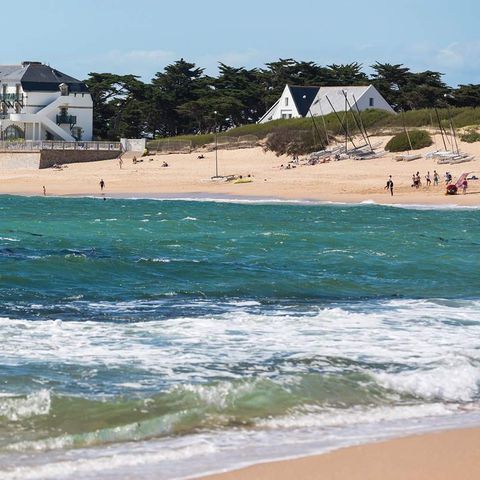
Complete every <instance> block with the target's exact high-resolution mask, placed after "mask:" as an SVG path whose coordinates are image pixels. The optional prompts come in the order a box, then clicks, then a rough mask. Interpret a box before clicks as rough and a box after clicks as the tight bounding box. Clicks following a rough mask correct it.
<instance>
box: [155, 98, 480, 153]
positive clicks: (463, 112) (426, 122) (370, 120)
mask: <svg viewBox="0 0 480 480" xmlns="http://www.w3.org/2000/svg"><path fill="white" fill-rule="evenodd" d="M449 115H451V117H452V122H453V125H454V126H455V127H456V128H462V127H472V126H478V125H480V109H477V108H472V107H464V108H451V109H450V112H449V111H448V109H439V110H438V116H439V117H440V121H441V123H442V126H443V127H444V128H445V129H448V128H450V125H449V120H448V119H449ZM339 116H340V118H341V119H342V121H344V116H345V114H344V113H343V112H340V113H339ZM402 117H403V118H402ZM347 118H348V125H349V131H350V132H352V133H355V131H356V130H357V127H356V123H355V120H354V118H353V115H352V114H351V113H349V114H348V115H347ZM361 119H362V122H363V124H364V126H365V128H366V129H367V131H368V132H369V133H370V134H372V135H375V134H380V133H383V134H385V133H392V134H393V133H395V132H398V130H399V129H402V128H403V122H404V121H405V124H406V126H407V127H432V126H433V127H434V128H438V120H437V116H436V113H435V111H434V110H431V109H422V110H410V111H408V112H405V114H404V115H395V114H391V113H388V112H385V111H383V110H373V109H372V110H366V111H364V112H362V114H361ZM315 124H316V127H317V128H318V130H319V132H320V135H323V134H324V128H325V126H326V128H327V130H328V132H329V134H331V135H342V134H343V129H342V127H341V125H340V122H339V120H338V118H337V116H336V115H335V114H334V113H331V114H328V115H325V116H324V117H323V118H322V117H315ZM314 128H315V126H314V123H313V122H312V119H311V118H292V119H288V120H274V121H272V122H269V123H264V124H250V125H243V126H241V127H237V128H233V129H231V130H228V131H226V132H221V133H219V135H218V138H219V141H221V140H222V139H223V138H224V137H231V138H232V137H233V138H238V137H242V136H245V135H255V136H256V137H258V138H259V139H263V138H265V137H266V136H267V135H268V134H269V133H271V132H273V131H275V130H283V129H288V130H313V129H314ZM214 138H215V137H214V135H213V134H203V135H181V136H178V137H169V138H161V139H157V140H153V141H151V142H149V147H153V148H154V147H155V145H157V143H160V144H162V143H166V142H173V141H184V142H191V144H192V146H193V147H200V146H202V145H205V144H207V143H212V142H213V141H214Z"/></svg>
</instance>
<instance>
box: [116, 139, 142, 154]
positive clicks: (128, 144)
mask: <svg viewBox="0 0 480 480" xmlns="http://www.w3.org/2000/svg"><path fill="white" fill-rule="evenodd" d="M120 143H121V144H122V148H123V151H124V152H142V154H143V151H144V150H145V147H146V146H147V141H146V139H145V138H121V139H120Z"/></svg>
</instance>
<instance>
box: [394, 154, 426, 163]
mask: <svg viewBox="0 0 480 480" xmlns="http://www.w3.org/2000/svg"><path fill="white" fill-rule="evenodd" d="M394 158H395V160H396V161H397V162H411V161H412V160H417V159H419V158H422V156H421V155H420V154H419V153H403V154H400V155H395V157H394Z"/></svg>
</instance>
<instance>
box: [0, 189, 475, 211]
mask: <svg viewBox="0 0 480 480" xmlns="http://www.w3.org/2000/svg"><path fill="white" fill-rule="evenodd" d="M2 197H26V198H54V199H61V198H76V199H83V198H91V199H97V200H101V199H103V198H105V199H106V200H132V201H135V200H157V201H178V202H217V203H233V204H235V203H238V204H247V205H248V204H252V205H255V204H262V205H265V204H271V205H277V204H278V205H303V206H339V207H340V206H345V207H359V206H383V207H392V208H411V209H433V210H441V209H446V210H447V209H466V210H476V209H479V208H480V202H479V203H478V204H477V203H473V204H463V205H462V204H459V203H454V202H452V203H451V202H435V201H434V200H433V199H428V200H429V201H425V202H423V203H420V202H418V201H416V202H414V201H411V202H410V201H401V202H379V201H376V200H373V199H370V198H367V199H363V200H360V199H355V200H353V199H351V198H349V199H343V200H332V199H330V198H329V199H320V198H302V197H299V198H287V197H271V196H261V195H241V194H240V195H238V194H214V193H212V194H210V193H205V192H177V193H175V192H164V193H158V194H153V193H151V194H150V193H149V194H147V193H131V192H124V193H122V192H115V193H112V194H108V193H105V194H98V193H97V194H95V193H92V192H90V193H74V194H69V193H63V194H56V195H46V196H45V195H41V194H39V193H32V192H14V193H8V192H0V198H2ZM452 197H453V198H455V196H452ZM402 200H405V199H402ZM423 200H425V199H423ZM479 200H480V199H479Z"/></svg>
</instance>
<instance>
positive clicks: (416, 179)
mask: <svg viewBox="0 0 480 480" xmlns="http://www.w3.org/2000/svg"><path fill="white" fill-rule="evenodd" d="M432 178H433V185H434V186H438V183H439V181H440V175H439V174H438V172H437V171H436V170H434V171H433V175H430V172H427V174H426V175H425V186H426V187H427V188H428V187H430V185H431V184H432ZM444 178H445V185H446V186H448V185H451V183H452V178H453V177H452V174H451V173H450V172H445V177H444ZM475 178H476V177H475ZM411 186H412V188H417V189H418V188H420V187H421V186H422V179H421V176H420V172H417V173H414V174H413V175H412V185H411ZM460 187H461V188H462V191H463V193H464V194H465V193H467V188H468V182H467V178H466V177H465V178H464V179H463V181H462V184H461V185H460ZM384 188H385V190H388V191H389V192H390V195H392V196H393V179H392V176H391V175H389V176H388V180H387V184H386V185H385V187H384Z"/></svg>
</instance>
